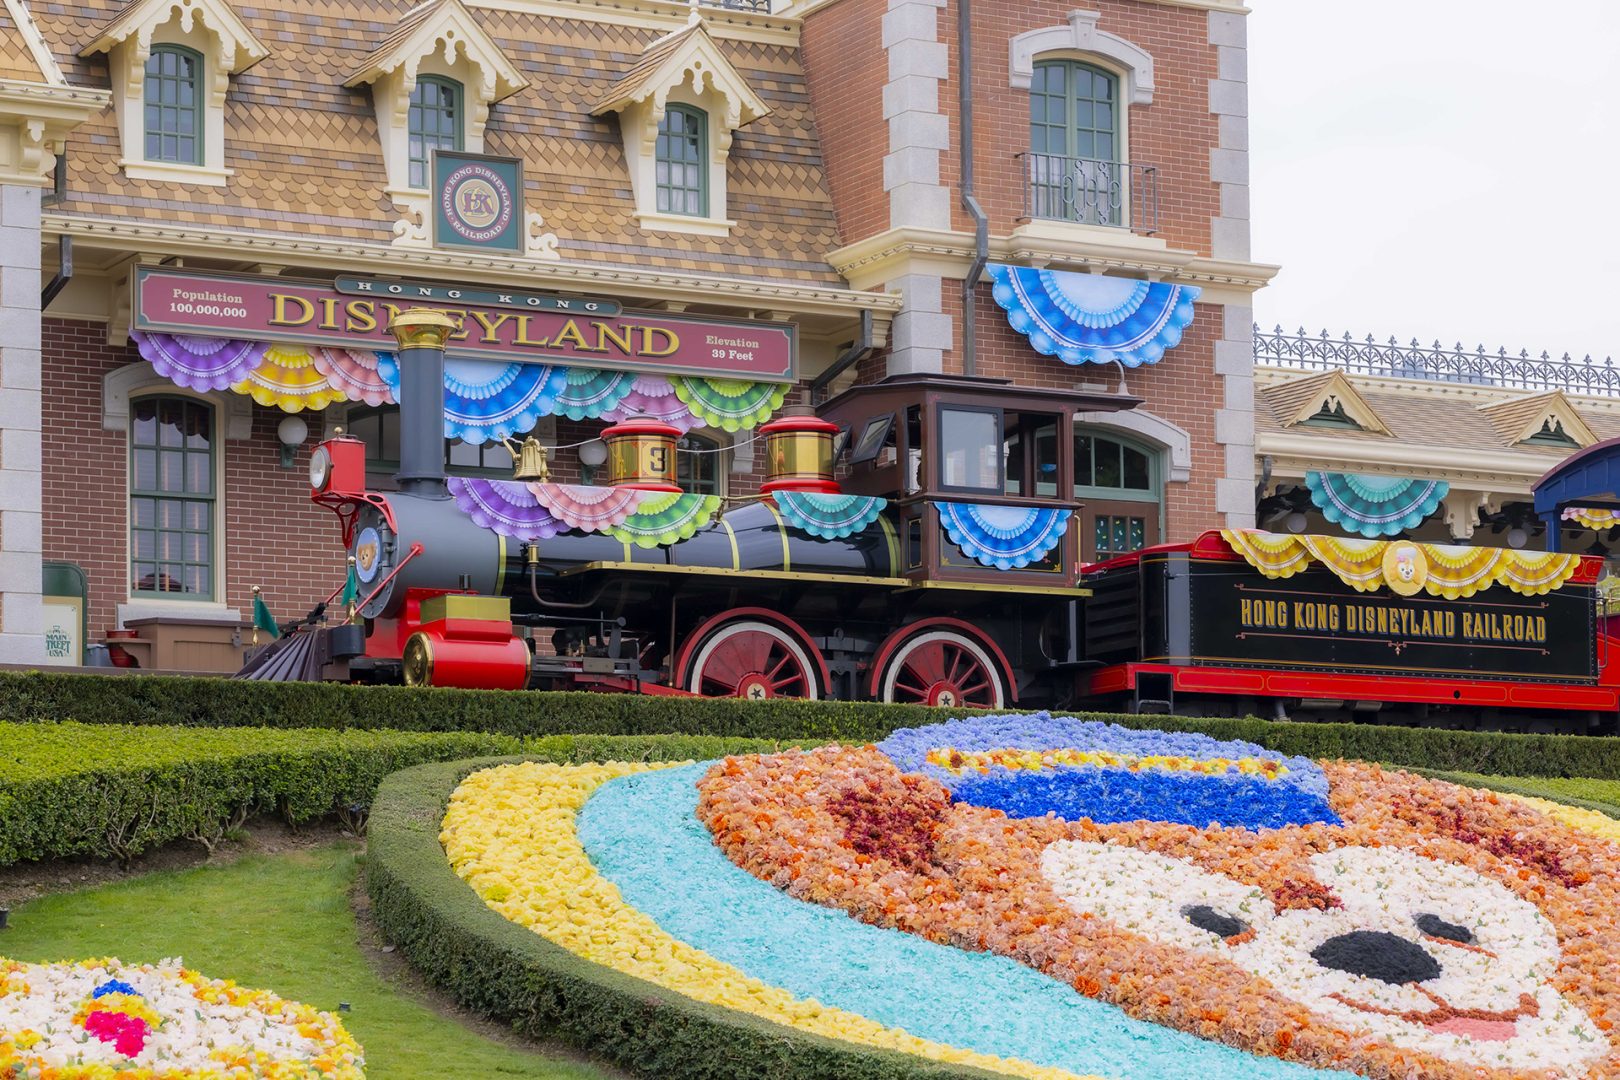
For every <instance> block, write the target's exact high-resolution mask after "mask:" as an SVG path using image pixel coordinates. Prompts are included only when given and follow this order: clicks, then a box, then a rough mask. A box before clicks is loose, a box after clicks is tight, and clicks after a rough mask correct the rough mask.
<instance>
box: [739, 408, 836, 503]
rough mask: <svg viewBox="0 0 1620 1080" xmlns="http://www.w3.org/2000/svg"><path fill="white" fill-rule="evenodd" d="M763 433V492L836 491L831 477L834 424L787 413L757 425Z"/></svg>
mask: <svg viewBox="0 0 1620 1080" xmlns="http://www.w3.org/2000/svg"><path fill="white" fill-rule="evenodd" d="M759 430H760V434H762V435H764V436H765V482H764V483H763V484H761V485H759V490H760V492H761V493H763V494H770V493H771V492H773V491H820V492H825V493H827V494H829V495H832V494H837V492H838V481H836V480H834V479H833V438H834V437H835V436H836V435H837V434H838V425H837V424H833V423H829V422H827V421H826V420H820V419H817V418H816V417H814V416H810V415H807V414H806V415H799V416H793V415H787V416H782V417H779V418H777V419H775V420H772V421H771V422H770V423H768V424H762V425H761V426H760V429H759Z"/></svg>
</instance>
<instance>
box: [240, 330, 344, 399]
mask: <svg viewBox="0 0 1620 1080" xmlns="http://www.w3.org/2000/svg"><path fill="white" fill-rule="evenodd" d="M231 389H232V390H234V391H236V392H237V393H238V394H247V395H249V396H250V397H252V398H253V400H254V401H257V402H258V403H259V404H260V405H266V406H269V407H271V408H278V409H281V410H282V411H283V412H301V411H303V410H304V409H324V408H326V407H327V406H328V405H330V404H331V403H332V402H334V401H343V400H344V396H343V392H342V391H340V390H335V389H333V388H332V384H331V383H329V382H328V381H327V380H326V376H325V375H323V374H321V373H320V371H318V370H317V369H316V367H315V361H314V360H313V359H311V358H310V355H309V350H308V349H305V348H304V347H303V346H301V345H272V346H270V347H269V348H268V349H266V350H265V351H264V362H263V363H261V364H260V365H259V366H258V367H256V368H254V369H253V370H252V371H251V372H249V373H248V377H247V378H246V379H244V380H242V381H241V382H239V383H234V384H232V386H231Z"/></svg>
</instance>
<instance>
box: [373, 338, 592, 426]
mask: <svg viewBox="0 0 1620 1080" xmlns="http://www.w3.org/2000/svg"><path fill="white" fill-rule="evenodd" d="M377 371H378V373H379V374H381V375H382V377H383V379H384V381H386V382H387V383H388V388H389V390H390V391H391V392H392V393H393V394H394V396H395V397H396V398H397V397H398V395H399V362H398V360H397V359H396V358H395V357H394V356H393V355H392V354H390V353H379V354H378V356H377ZM567 382H568V374H567V372H566V371H564V370H563V369H562V368H559V367H553V366H551V365H549V364H518V363H512V364H503V363H501V362H499V361H497V360H459V359H456V358H454V357H452V358H448V359H446V360H445V362H444V437H445V438H447V439H460V440H461V441H463V442H467V443H471V444H473V445H474V446H477V445H480V444H482V443H486V442H490V441H492V440H497V439H504V438H510V437H511V436H513V435H522V434H523V433H524V432H526V431H528V430H530V429H531V428H533V427H534V425H535V424H536V423H537V422H538V421H539V420H540V418H541V417H542V416H550V415H551V414H552V411H553V410H554V408H555V407H556V404H557V398H558V396H559V395H560V394H561V393H562V391H563V387H564V386H566V385H567Z"/></svg>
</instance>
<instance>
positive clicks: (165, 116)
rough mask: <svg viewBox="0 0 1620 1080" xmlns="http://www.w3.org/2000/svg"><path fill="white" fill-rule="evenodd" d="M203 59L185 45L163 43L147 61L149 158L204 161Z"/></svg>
mask: <svg viewBox="0 0 1620 1080" xmlns="http://www.w3.org/2000/svg"><path fill="white" fill-rule="evenodd" d="M202 69H203V59H202V56H201V54H199V53H198V52H197V51H196V50H195V49H188V48H186V47H185V46H183V45H159V46H157V47H156V48H154V49H153V50H152V55H151V56H150V57H149V58H148V59H147V61H146V160H147V161H174V162H178V163H180V164H182V165H199V164H201V163H202V160H201V159H202V153H201V150H202V94H201V88H200V87H199V86H198V83H199V82H200V81H201V80H202Z"/></svg>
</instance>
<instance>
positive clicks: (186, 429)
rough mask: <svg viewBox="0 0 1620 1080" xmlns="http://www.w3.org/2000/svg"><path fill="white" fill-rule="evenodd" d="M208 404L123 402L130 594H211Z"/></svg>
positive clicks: (192, 401)
mask: <svg viewBox="0 0 1620 1080" xmlns="http://www.w3.org/2000/svg"><path fill="white" fill-rule="evenodd" d="M214 486H215V485H214V410H213V407H212V406H210V405H208V404H207V403H206V402H202V401H197V400H196V399H194V398H185V397H148V398H140V399H138V400H136V401H134V402H131V404H130V423H129V552H130V558H129V566H130V585H129V591H130V595H132V596H153V595H163V596H175V595H178V596H180V597H183V598H184V599H187V600H212V599H213V598H214V506H215V491H214Z"/></svg>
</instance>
